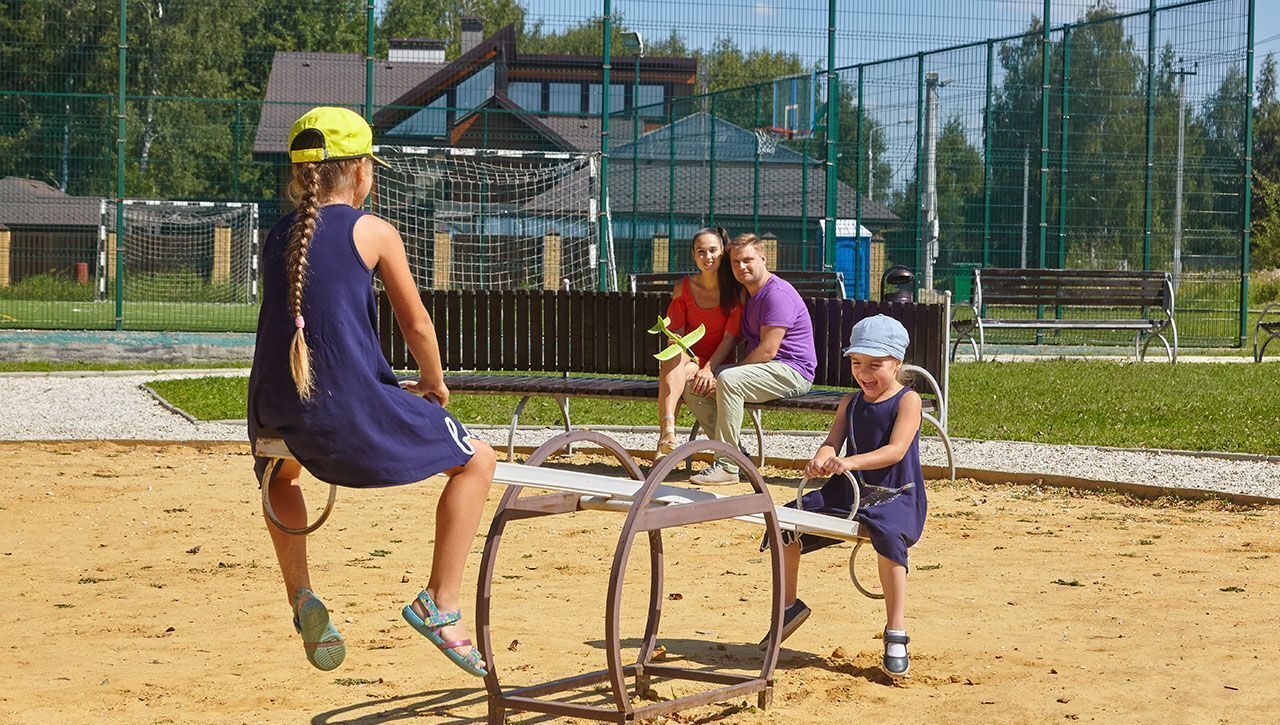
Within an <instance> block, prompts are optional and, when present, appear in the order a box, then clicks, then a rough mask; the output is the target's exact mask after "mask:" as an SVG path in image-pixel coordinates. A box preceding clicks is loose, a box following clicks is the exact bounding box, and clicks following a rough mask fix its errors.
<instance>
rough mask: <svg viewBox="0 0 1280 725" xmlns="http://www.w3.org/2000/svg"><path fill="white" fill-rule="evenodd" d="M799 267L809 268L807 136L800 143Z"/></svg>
mask: <svg viewBox="0 0 1280 725" xmlns="http://www.w3.org/2000/svg"><path fill="white" fill-rule="evenodd" d="M800 153H801V158H800V269H808V268H809V138H808V137H807V136H806V137H805V138H804V140H803V141H802V142H801V145H800Z"/></svg>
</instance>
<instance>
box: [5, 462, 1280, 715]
mask: <svg viewBox="0 0 1280 725" xmlns="http://www.w3.org/2000/svg"><path fill="white" fill-rule="evenodd" d="M577 462H579V463H586V462H588V461H586V460H584V459H582V458H579V459H578V461H577ZM249 466H250V459H249V457H248V454H247V449H246V448H245V447H244V446H242V445H232V444H227V445H201V446H183V445H164V446H157V445H145V444H144V445H121V444H114V443H71V442H69V443H57V444H32V443H25V444H24V443H0V484H2V485H3V488H4V490H5V492H6V495H5V496H4V497H3V499H2V500H0V562H2V564H3V565H2V566H0V590H2V591H3V592H4V597H3V598H4V602H5V604H4V607H3V610H2V614H0V647H3V651H4V652H5V656H4V658H3V661H4V664H3V666H0V721H3V722H22V723H28V722H29V723H50V722H61V723H77V722H130V723H133V722H137V723H185V722H246V723H249V722H253V723H256V722H308V721H309V722H312V723H369V722H385V721H414V722H441V723H470V722H483V721H484V720H483V718H484V715H485V711H486V710H485V698H484V690H483V688H482V686H481V683H480V682H479V681H478V680H473V679H471V678H469V677H467V676H466V675H465V674H463V673H462V672H461V671H460V670H457V669H455V668H453V667H452V666H450V665H449V664H448V663H447V662H446V660H445V659H444V658H443V657H441V656H440V655H439V654H436V653H435V652H433V651H432V649H431V647H430V646H429V644H428V643H427V642H426V641H425V640H423V639H422V638H421V637H420V636H419V635H418V634H417V633H415V632H413V631H412V630H411V629H409V628H408V627H407V626H406V625H405V624H404V623H403V622H402V621H401V619H400V614H399V610H400V607H401V606H402V605H403V603H404V602H405V601H407V600H408V599H409V598H411V597H412V596H413V594H414V593H415V592H416V590H417V588H418V587H419V586H421V584H422V583H424V582H425V579H426V575H427V569H428V566H427V562H428V555H429V550H430V545H431V541H432V526H433V519H434V516H433V502H434V498H435V493H436V491H437V490H438V485H439V483H440V481H439V480H436V481H432V482H429V483H426V484H422V485H417V486H410V487H402V488H397V489H389V490H380V491H373V492H356V491H342V492H340V494H339V502H338V506H337V508H336V510H335V513H334V515H333V517H332V518H331V519H330V521H329V523H327V524H326V525H325V527H324V528H322V529H321V530H320V531H319V532H318V533H317V534H315V535H313V537H312V540H311V548H312V577H313V581H314V584H315V588H316V590H317V592H318V593H319V594H320V595H321V596H322V597H323V598H324V599H325V600H326V602H327V603H328V604H329V606H330V607H331V609H332V610H333V611H334V613H335V616H336V620H337V622H338V623H339V625H340V626H341V628H342V629H343V632H344V634H345V635H346V637H347V639H348V642H349V654H348V657H347V662H346V663H345V664H344V665H343V666H342V667H341V668H340V669H338V670H336V671H334V672H328V673H325V672H319V671H317V670H313V669H312V668H311V667H310V666H309V665H307V663H306V661H305V659H304V658H303V653H302V647H301V643H300V640H299V639H298V638H297V637H296V635H294V633H293V630H292V627H291V625H290V621H289V610H288V606H287V604H286V602H285V600H284V595H283V591H282V586H281V585H280V580H279V574H278V572H277V570H276V567H275V563H274V558H273V555H272V552H271V547H270V543H269V540H268V538H267V535H266V533H265V531H264V528H263V523H262V519H261V514H260V511H259V507H258V496H257V489H256V487H255V485H254V482H253V479H252V476H251V474H250V473H249ZM593 468H594V469H595V470H600V471H605V470H611V469H608V468H606V467H605V466H604V464H603V463H599V462H597V463H594V464H593ZM766 473H768V474H770V475H773V476H778V477H776V478H773V479H771V481H772V482H773V483H775V484H777V485H776V486H775V487H774V489H773V492H774V495H775V498H777V499H780V500H786V499H787V498H788V497H789V495H790V493H791V487H792V486H793V485H794V481H793V480H791V479H786V478H782V477H781V476H782V475H784V473H785V472H781V471H767V472H766ZM786 475H790V474H786ZM309 492H310V493H311V494H312V495H314V496H317V497H318V495H319V494H320V492H321V487H320V486H319V485H318V484H315V485H314V486H311V487H309ZM929 497H930V501H931V510H930V518H929V522H928V525H927V527H926V529H925V537H924V539H923V540H922V541H921V542H920V544H919V545H918V546H917V547H916V548H915V549H914V550H913V554H912V564H913V567H914V569H913V572H912V576H911V580H910V594H909V599H908V604H909V611H908V621H909V629H910V633H911V636H912V645H911V651H912V673H913V677H912V678H911V679H910V680H908V681H906V682H905V683H904V684H900V685H893V684H891V683H889V682H888V680H887V679H886V678H885V677H884V676H883V675H881V674H880V673H879V672H878V670H876V669H875V664H876V663H877V661H878V658H879V654H880V648H881V644H880V642H879V640H877V639H876V638H875V635H876V633H877V632H878V631H879V630H880V628H881V627H882V626H883V611H882V609H881V605H880V603H879V602H875V601H872V600H869V599H865V598H863V597H861V596H860V595H859V594H857V593H856V591H855V590H854V589H853V587H852V586H850V584H849V582H848V579H847V575H846V566H847V559H848V553H849V547H847V546H842V547H835V548H831V549H827V550H824V551H821V552H818V553H815V554H813V555H811V556H810V557H806V561H805V566H804V568H803V570H802V579H801V596H802V597H804V599H805V600H806V601H807V602H809V604H810V605H811V606H812V607H813V610H814V615H813V617H812V618H811V619H810V620H809V622H808V623H807V624H806V625H805V626H804V627H803V628H801V629H800V630H799V631H798V632H797V633H796V634H795V636H794V637H792V638H791V639H790V640H788V641H787V643H786V644H785V645H784V647H783V650H782V653H781V655H780V661H779V668H778V672H777V679H778V686H777V694H776V697H775V701H774V705H773V706H772V707H771V708H769V709H768V710H767V711H759V710H756V709H755V708H753V707H750V705H752V704H754V700H753V701H752V702H751V703H747V702H744V701H741V700H739V701H735V702H728V703H722V704H719V705H716V706H710V707H704V708H700V709H697V710H692V711H688V712H686V713H682V714H681V715H679V716H678V717H677V718H675V719H674V721H676V722H704V721H718V722H726V723H773V722H778V723H824V724H825V725H830V724H831V723H855V722H867V721H879V720H887V721H894V722H939V723H959V722H1015V723H1016V722H1027V723H1044V722H1057V721H1064V720H1096V721H1102V722H1117V721H1135V722H1165V723H1170V722H1178V723H1181V722H1240V723H1252V722H1264V721H1271V720H1272V719H1273V718H1274V717H1275V713H1276V712H1280V689H1278V688H1277V687H1276V678H1277V675H1280V628H1277V627H1276V626H1275V621H1274V617H1275V615H1276V612H1277V611H1280V571H1278V570H1277V563H1278V562H1280V535H1278V534H1277V532H1278V531H1280V508H1276V507H1272V508H1257V509H1242V508H1238V507H1231V506H1228V505H1225V504H1221V503H1213V502H1208V503H1199V504H1188V503H1179V502H1157V503H1142V502H1134V501H1128V500H1125V499H1122V498H1120V497H1117V496H1111V495H1100V494H1088V495H1073V494H1070V493H1065V492H1062V491H1051V490H1040V489H1038V488H1036V487H1027V486H984V485H978V484H974V483H972V482H960V483H958V484H941V483H935V484H931V487H930V489H929ZM497 498H498V497H497V495H496V493H495V495H494V496H492V497H491V499H490V507H491V508H492V506H493V505H494V504H496V502H497ZM486 521H487V517H486ZM620 522H621V518H620V517H619V516H617V515H616V514H607V513H599V512H584V513H579V514H574V515H569V516H558V517H552V518H547V519H539V520H534V521H526V522H517V523H515V524H513V525H512V526H511V528H509V529H508V533H507V535H506V537H505V539H504V547H503V557H502V558H501V560H500V562H499V566H498V569H499V573H500V575H501V576H500V577H499V578H498V580H497V583H496V584H495V592H494V601H495V615H494V626H495V631H496V636H495V649H496V650H498V651H497V653H496V655H495V659H496V660H497V664H498V666H499V668H500V672H501V673H502V675H503V681H504V683H510V684H512V685H515V684H531V683H533V682H537V681H542V680H546V679H551V678H553V677H558V676H566V675H569V674H574V673H577V672H582V671H586V670H590V669H597V668H600V667H603V665H604V660H603V654H602V650H601V649H600V645H601V639H602V637H603V616H602V612H603V602H604V598H605V592H604V588H605V582H606V577H605V574H606V572H607V569H608V566H609V561H610V558H611V556H612V552H613V548H614V546H615V543H616V537H617V531H618V526H619V524H620ZM485 526H487V523H486V525H485ZM483 528H484V527H482V534H481V536H479V537H477V539H476V553H477V555H476V556H475V557H474V558H473V560H472V567H471V571H472V572H473V574H472V576H474V571H475V569H476V564H477V563H478V560H479V557H478V552H479V551H480V547H481V546H482V545H483ZM757 535H758V531H757V530H755V529H752V528H751V527H750V526H748V525H746V524H736V523H711V524H703V525H698V526H694V527H688V528H684V529H678V530H671V531H669V532H668V533H667V534H666V552H667V555H666V556H667V565H668V568H667V585H666V590H667V592H668V600H667V601H666V602H665V605H664V615H663V622H662V631H661V639H660V641H661V643H662V644H663V646H665V647H666V649H667V652H668V659H669V660H670V661H673V662H681V663H684V664H691V665H704V666H718V667H723V668H727V669H741V670H750V669H752V668H753V667H758V664H756V663H757V662H758V659H757V658H758V657H759V654H758V653H757V651H756V650H755V648H754V647H753V646H750V643H754V642H756V641H757V640H758V639H759V638H760V636H761V635H762V634H763V629H764V622H765V619H766V599H767V592H768V585H767V582H768V579H767V577H768V571H767V568H766V562H767V560H765V559H762V558H761V556H760V554H759V553H758V551H757V549H756V545H755V540H756V536H757ZM632 562H633V564H632V566H631V568H630V574H631V575H630V577H629V579H628V588H627V590H626V591H627V602H628V603H630V604H632V605H634V606H631V607H629V609H628V612H629V613H628V616H627V617H626V618H625V619H624V622H623V624H624V631H625V632H628V633H631V634H630V635H629V636H630V637H632V639H631V640H629V641H630V642H634V641H635V640H634V638H635V637H637V636H638V635H639V634H640V633H641V631H642V624H643V623H642V614H643V608H644V601H645V597H646V592H647V582H646V576H645V569H646V566H647V556H645V553H644V546H643V544H641V545H639V546H638V548H637V549H636V550H635V552H634V554H633V557H632ZM866 571H867V573H868V576H870V575H871V574H870V572H871V571H872V570H871V569H870V568H869V567H868V568H867V569H866ZM465 594H466V596H467V599H468V605H467V607H466V609H465V610H464V611H466V612H467V615H468V619H470V616H471V611H472V609H471V605H470V601H471V599H472V597H473V592H471V591H467V592H466V593H465ZM683 687H684V686H683V685H680V684H673V683H669V682H659V684H658V685H657V687H656V690H657V695H658V696H659V697H670V696H671V695H673V694H679V693H681V692H685V691H687V690H685V689H682V688H683ZM601 699H602V698H601V696H600V694H599V693H597V692H594V691H591V690H588V691H586V692H584V693H581V695H580V697H579V700H578V701H583V702H593V701H595V702H599V701H601ZM511 720H512V721H513V722H534V721H545V720H546V718H540V717H537V716H533V715H528V714H526V715H518V716H513V717H512V718H511Z"/></svg>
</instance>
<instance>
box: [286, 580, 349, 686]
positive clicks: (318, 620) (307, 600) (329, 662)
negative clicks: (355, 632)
mask: <svg viewBox="0 0 1280 725" xmlns="http://www.w3.org/2000/svg"><path fill="white" fill-rule="evenodd" d="M293 628H294V629H295V630H297V632H298V634H300V635H302V647H303V649H305V650H306V652H307V661H308V662H310V663H311V664H312V665H313V666H314V667H315V668H316V669H319V670H324V671H326V672H328V671H329V670H332V669H335V668H336V667H337V666H338V665H340V664H342V661H343V660H344V659H346V658H347V643H346V640H344V639H342V635H341V634H339V633H338V629H337V628H336V627H334V626H333V622H331V621H329V608H328V607H326V606H325V605H324V602H322V601H320V599H319V598H317V597H316V595H315V594H313V593H312V592H311V590H310V589H299V590H298V593H297V594H296V595H294V599H293Z"/></svg>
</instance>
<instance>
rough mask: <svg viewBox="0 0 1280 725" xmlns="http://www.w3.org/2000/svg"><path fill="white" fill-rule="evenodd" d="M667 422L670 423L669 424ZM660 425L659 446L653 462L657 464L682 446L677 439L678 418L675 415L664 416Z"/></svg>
mask: <svg viewBox="0 0 1280 725" xmlns="http://www.w3.org/2000/svg"><path fill="white" fill-rule="evenodd" d="M667 421H670V422H669V423H668V422H667ZM659 423H660V424H659V425H658V446H657V448H656V449H655V450H654V458H653V462H654V463H657V462H658V461H660V460H662V458H663V457H664V456H667V455H669V454H670V453H671V451H674V450H675V449H676V446H678V445H680V441H679V440H678V439H677V438H676V417H675V416H674V415H664V416H662V420H661V421H660V422H659Z"/></svg>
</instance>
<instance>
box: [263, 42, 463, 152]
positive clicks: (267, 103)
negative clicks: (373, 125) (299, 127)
mask: <svg viewBox="0 0 1280 725" xmlns="http://www.w3.org/2000/svg"><path fill="white" fill-rule="evenodd" d="M447 65H448V64H447V63H407V62H396V63H391V62H389V61H385V60H379V61H376V62H375V64H374V69H373V77H374V84H373V103H374V105H375V106H379V107H380V106H386V105H389V104H392V103H395V101H396V99H398V98H400V97H401V96H403V95H404V94H405V93H407V92H408V91H410V90H411V89H413V88H414V87H415V86H417V85H418V84H419V83H421V81H422V79H423V78H426V77H430V76H432V75H434V74H435V73H436V72H438V71H439V70H440V69H441V68H444V67H446V66H447ZM364 81H365V59H364V57H363V56H361V55H359V54H357V53H299V52H293V51H279V52H277V53H276V54H275V58H274V59H273V60H272V62H271V75H270V76H269V77H268V79H267V90H266V94H265V97H264V102H263V104H262V117H261V119H260V120H259V121H258V131H257V136H256V137H255V138H254V141H253V152H254V153H255V154H283V153H285V151H286V150H287V149H286V148H285V145H286V144H287V143H288V140H289V129H290V127H292V126H293V122H294V121H295V120H297V118H298V116H301V115H302V114H303V112H305V111H306V110H307V109H309V108H312V107H314V106H319V105H332V106H345V107H347V108H350V109H352V110H354V111H357V112H360V111H362V110H363V109H364V101H365V97H364V89H365V85H364Z"/></svg>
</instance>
